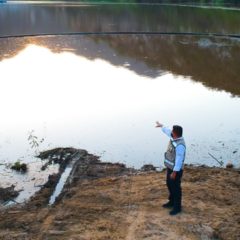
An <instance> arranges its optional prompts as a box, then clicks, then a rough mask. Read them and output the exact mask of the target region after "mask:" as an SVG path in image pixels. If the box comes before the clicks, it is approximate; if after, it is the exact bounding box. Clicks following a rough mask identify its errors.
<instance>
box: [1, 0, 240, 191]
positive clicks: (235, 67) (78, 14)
mask: <svg viewBox="0 0 240 240" xmlns="http://www.w3.org/2000/svg"><path fill="white" fill-rule="evenodd" d="M40 19H41V21H40ZM193 19H194V20H193ZM3 20H5V21H3ZM20 20H21V21H20ZM239 23H240V14H239V10H237V9H236V10H223V9H205V8H192V7H191V8H190V7H179V6H160V5H156V6H153V5H144V6H142V5H141V6H138V5H120V6H115V5H79V4H77V3H74V4H69V3H67V4H66V3H64V4H63V3H61V4H56V5H55V4H54V5H53V4H46V3H38V4H29V3H28V4H25V3H24V4H20V3H9V4H4V5H3V7H2V6H1V8H0V35H1V36H2V37H3V36H9V35H14V36H16V35H22V34H45V33H49V34H50V33H51V34H53V35H51V36H34V37H12V38H1V39H0V73H1V79H0V102H1V119H0V126H1V128H0V146H1V148H0V160H1V163H3V164H8V163H11V162H15V161H16V160H18V159H20V160H21V161H24V162H28V163H29V165H30V166H35V165H34V164H40V162H38V161H37V160H36V159H34V155H35V152H36V151H40V150H44V149H48V148H52V147H59V146H73V147H76V148H85V149H87V150H89V151H90V152H92V153H95V154H98V155H100V156H102V159H104V160H107V161H113V162H117V161H120V162H124V163H126V164H127V165H128V166H134V167H137V168H138V167H141V166H142V165H143V164H146V163H152V164H154V165H156V166H162V165H163V153H164V151H165V149H166V146H167V142H168V139H167V138H166V137H165V136H164V135H163V134H162V133H161V130H160V129H156V128H155V121H156V120H159V121H160V122H163V123H164V124H166V125H168V126H170V127H171V126H172V125H173V124H180V125H182V126H183V128H184V136H185V138H186V141H187V150H188V151H187V158H186V162H187V163H195V164H207V165H210V166H212V165H218V163H217V161H216V160H215V159H213V157H212V156H214V157H215V158H217V159H218V160H219V161H223V162H224V164H226V163H227V162H228V161H231V162H233V163H234V164H235V165H237V166H239V164H240V150H239V146H240V128H239V122H240V98H239V96H240V88H239V86H240V77H239V76H240V69H239V63H240V41H239V39H238V38H227V37H211V36H208V35H205V36H203V35H200V36H187V35H184V36H182V35H178V34H177V35H174V34H171V35H164V34H150V33H151V32H159V31H160V32H162V31H164V32H179V33H181V32H191V33H193V32H196V33H197V32H201V33H209V32H215V33H221V34H235V35H237V34H239V33H240V29H239V28H240V25H239ZM113 31H114V32H115V34H104V35H99V34H95V35H94V34H93V35H78V34H75V35H59V36H58V35H57V36H56V35H55V36H54V34H58V33H67V32H71V33H73V32H97V33H101V32H113ZM118 31H120V32H123V31H124V32H129V33H128V34H125V33H124V34H116V32H118ZM131 31H132V32H133V31H141V32H144V33H145V34H133V33H131ZM32 130H33V131H34V132H33V133H34V135H35V136H37V137H38V139H37V141H38V143H39V146H38V147H35V148H31V144H30V142H29V140H28V137H29V134H30V132H31V131H32ZM41 139H43V141H42V142H41V141H40V140H41ZM210 154H211V155H212V156H211V155H210ZM36 161H37V163H34V164H33V163H32V162H36ZM32 168H33V167H32ZM4 171H5V172H7V173H6V174H5V173H4ZM52 171H55V170H54V169H52ZM32 172H34V171H30V173H29V178H28V180H26V181H29V180H31V179H32V178H33V177H32V175H31V173H32ZM11 174H12V175H11ZM41 174H42V173H41V172H40V173H39V175H36V179H40V178H41ZM9 176H12V177H11V178H14V182H18V181H20V182H21V179H22V176H19V177H18V176H16V175H14V174H13V173H12V172H11V171H10V170H9V169H8V168H6V167H5V165H3V166H1V175H0V181H1V184H2V185H3V184H5V185H9V184H11V183H12V182H13V180H11V178H9ZM13 176H14V177H13ZM16 179H17V180H16ZM37 181H38V180H37ZM19 188H20V187H19Z"/></svg>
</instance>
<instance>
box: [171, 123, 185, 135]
mask: <svg viewBox="0 0 240 240" xmlns="http://www.w3.org/2000/svg"><path fill="white" fill-rule="evenodd" d="M173 131H174V132H175V133H176V134H177V135H178V137H182V134H183V129H182V127H181V126H178V125H174V126H173Z"/></svg>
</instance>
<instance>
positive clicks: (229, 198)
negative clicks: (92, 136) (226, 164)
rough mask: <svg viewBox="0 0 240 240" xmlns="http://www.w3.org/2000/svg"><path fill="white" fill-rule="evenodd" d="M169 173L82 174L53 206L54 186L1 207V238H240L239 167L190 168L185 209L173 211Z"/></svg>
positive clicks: (184, 185)
mask: <svg viewBox="0 0 240 240" xmlns="http://www.w3.org/2000/svg"><path fill="white" fill-rule="evenodd" d="M165 174H166V172H165V171H163V172H136V171H134V172H132V173H131V171H129V172H128V173H124V174H121V175H117V174H115V175H114V174H111V175H108V176H102V177H98V178H96V177H91V176H90V174H89V176H88V177H85V178H80V179H77V180H75V181H74V183H72V184H71V185H69V186H67V187H66V188H65V190H64V193H63V194H62V197H61V199H60V200H59V201H58V202H57V203H56V204H55V205H54V206H51V207H50V206H47V204H46V202H47V200H46V199H47V198H48V197H49V191H50V190H49V189H43V190H42V191H41V192H40V193H39V194H38V196H36V197H35V198H33V199H32V200H31V201H30V202H29V203H27V204H26V205H24V206H15V207H13V208H10V209H5V210H1V212H0V239H68V240H70V239H76V240H77V239H78V240H90V239H93V240H95V239H96V240H100V239H101V240H109V239H126V240H140V239H149V240H150V239H151V240H159V239H174V240H175V239H182V240H185V239H234V240H235V239H240V170H237V169H219V168H207V167H190V166H187V167H185V170H184V176H183V181H182V188H183V212H182V213H181V214H179V215H177V216H170V215H169V210H167V209H163V208H162V207H161V205H162V204H163V203H165V202H166V199H167V188H166V185H165Z"/></svg>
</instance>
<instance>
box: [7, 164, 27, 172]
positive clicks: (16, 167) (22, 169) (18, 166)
mask: <svg viewBox="0 0 240 240" xmlns="http://www.w3.org/2000/svg"><path fill="white" fill-rule="evenodd" d="M11 169H13V170H16V171H19V172H23V173H25V172H26V171H27V169H28V168H27V164H26V163H20V162H19V161H17V162H15V163H14V164H13V165H12V166H11Z"/></svg>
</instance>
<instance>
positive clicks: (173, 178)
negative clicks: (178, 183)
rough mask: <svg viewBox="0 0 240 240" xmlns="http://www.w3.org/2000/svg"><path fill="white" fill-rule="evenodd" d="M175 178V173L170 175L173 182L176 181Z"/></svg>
mask: <svg viewBox="0 0 240 240" xmlns="http://www.w3.org/2000/svg"><path fill="white" fill-rule="evenodd" d="M176 176H177V172H172V173H171V175H170V178H171V179H172V180H175V179H176Z"/></svg>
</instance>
